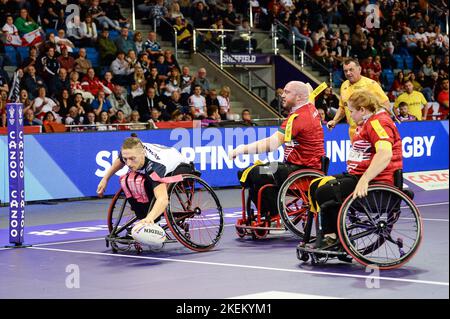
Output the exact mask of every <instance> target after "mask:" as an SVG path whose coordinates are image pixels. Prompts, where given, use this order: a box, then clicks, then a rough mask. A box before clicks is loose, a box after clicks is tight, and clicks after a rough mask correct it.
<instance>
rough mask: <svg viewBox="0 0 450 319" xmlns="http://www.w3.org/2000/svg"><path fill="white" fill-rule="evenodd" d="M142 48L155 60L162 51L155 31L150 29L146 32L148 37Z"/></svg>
mask: <svg viewBox="0 0 450 319" xmlns="http://www.w3.org/2000/svg"><path fill="white" fill-rule="evenodd" d="M144 50H145V51H146V52H147V53H148V54H150V58H151V60H153V61H156V58H157V57H158V56H159V55H161V54H162V53H163V52H162V50H161V45H160V44H159V42H158V41H157V40H156V32H153V31H150V32H149V33H148V38H147V40H146V41H145V42H144Z"/></svg>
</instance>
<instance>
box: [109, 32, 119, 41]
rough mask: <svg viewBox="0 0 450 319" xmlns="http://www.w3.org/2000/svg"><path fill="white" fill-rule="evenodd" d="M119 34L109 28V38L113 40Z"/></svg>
mask: <svg viewBox="0 0 450 319" xmlns="http://www.w3.org/2000/svg"><path fill="white" fill-rule="evenodd" d="M119 34H120V33H119V31H116V30H109V38H110V39H111V40H113V41H114V40H115V39H117V38H118V37H119Z"/></svg>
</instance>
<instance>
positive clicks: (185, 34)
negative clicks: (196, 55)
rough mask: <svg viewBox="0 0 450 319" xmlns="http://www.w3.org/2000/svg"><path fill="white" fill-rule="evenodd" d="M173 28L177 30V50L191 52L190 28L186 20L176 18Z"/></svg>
mask: <svg viewBox="0 0 450 319" xmlns="http://www.w3.org/2000/svg"><path fill="white" fill-rule="evenodd" d="M173 27H174V28H175V29H176V30H177V44H178V48H180V49H184V50H191V47H192V32H191V29H192V26H190V25H189V23H188V22H187V21H186V20H183V19H181V17H178V18H176V19H175V24H174V25H173Z"/></svg>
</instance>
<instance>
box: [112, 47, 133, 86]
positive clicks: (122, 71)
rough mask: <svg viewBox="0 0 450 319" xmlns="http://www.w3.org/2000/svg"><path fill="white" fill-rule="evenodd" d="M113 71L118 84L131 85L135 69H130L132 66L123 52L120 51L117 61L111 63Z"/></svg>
mask: <svg viewBox="0 0 450 319" xmlns="http://www.w3.org/2000/svg"><path fill="white" fill-rule="evenodd" d="M111 71H112V73H113V75H114V81H115V83H116V84H119V85H121V86H127V85H129V84H130V80H131V77H132V73H133V72H134V69H132V68H130V64H129V63H128V61H127V60H125V53H124V52H123V51H119V52H118V53H117V57H116V59H115V60H114V61H113V62H112V63H111Z"/></svg>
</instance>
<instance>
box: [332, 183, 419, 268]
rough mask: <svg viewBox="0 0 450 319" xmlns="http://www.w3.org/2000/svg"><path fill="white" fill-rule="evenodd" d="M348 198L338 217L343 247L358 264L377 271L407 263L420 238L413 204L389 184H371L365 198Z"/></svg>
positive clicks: (417, 217)
mask: <svg viewBox="0 0 450 319" xmlns="http://www.w3.org/2000/svg"><path fill="white" fill-rule="evenodd" d="M352 196H353V194H351V195H350V196H348V197H347V199H346V200H345V201H344V203H343V204H342V207H341V209H340V211H339V216H338V233H339V238H340V241H341V243H342V246H343V247H344V249H345V250H346V251H347V253H348V254H349V255H351V256H352V257H353V258H354V259H355V260H356V261H358V262H359V263H361V264H363V265H365V266H368V265H375V266H377V267H378V268H380V269H392V268H398V267H400V266H402V265H403V264H405V263H406V262H408V261H409V260H410V259H411V258H412V257H413V256H414V254H415V253H416V252H417V249H418V247H419V245H420V242H421V239H422V220H421V217H420V214H419V210H418V209H417V207H416V206H415V205H414V203H413V201H412V200H411V199H410V198H409V197H408V196H407V195H406V194H404V193H403V192H401V191H400V190H398V189H397V188H394V187H392V186H388V185H371V186H370V187H369V190H368V194H367V196H366V197H364V198H356V199H354V200H353V199H352Z"/></svg>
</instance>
